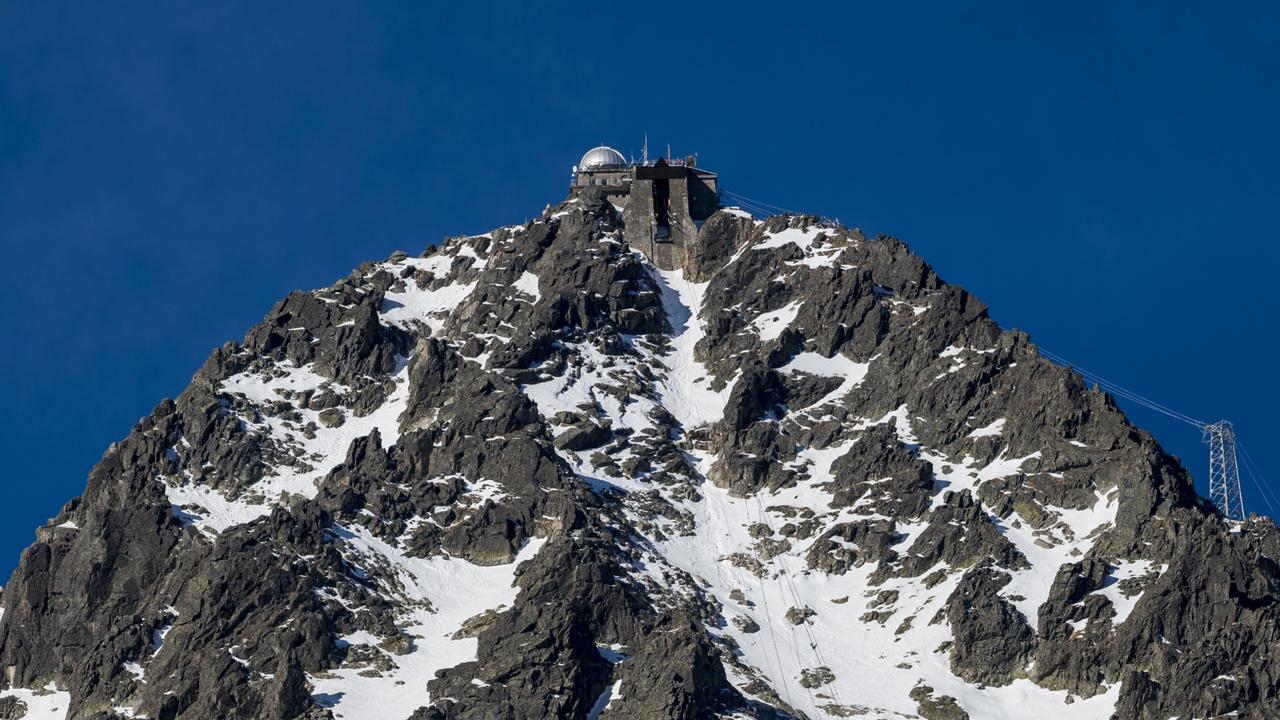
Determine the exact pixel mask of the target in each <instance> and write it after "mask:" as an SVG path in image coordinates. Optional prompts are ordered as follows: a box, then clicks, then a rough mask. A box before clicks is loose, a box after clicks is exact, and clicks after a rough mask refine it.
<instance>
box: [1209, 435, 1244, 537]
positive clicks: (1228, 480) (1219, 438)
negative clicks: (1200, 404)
mask: <svg viewBox="0 0 1280 720" xmlns="http://www.w3.org/2000/svg"><path fill="white" fill-rule="evenodd" d="M1204 442H1205V444H1206V445H1208V446H1209V499H1210V500H1212V501H1213V504H1214V505H1217V506H1218V510H1220V511H1222V514H1223V515H1224V516H1226V518H1227V519H1228V520H1244V499H1243V498H1242V497H1241V495H1240V468H1239V466H1238V465H1236V430H1235V428H1234V427H1233V426H1232V425H1231V423H1230V422H1227V421H1226V420H1219V421H1218V422H1216V423H1212V424H1209V425H1205V426H1204Z"/></svg>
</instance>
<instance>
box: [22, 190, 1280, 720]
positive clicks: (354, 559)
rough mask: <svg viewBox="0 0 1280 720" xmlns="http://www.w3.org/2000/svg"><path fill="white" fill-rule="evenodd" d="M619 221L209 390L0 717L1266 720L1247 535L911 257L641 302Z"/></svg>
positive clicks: (1274, 580)
mask: <svg viewBox="0 0 1280 720" xmlns="http://www.w3.org/2000/svg"><path fill="white" fill-rule="evenodd" d="M620 222H621V219H620V217H619V215H618V213H617V210H616V209H615V208H613V207H612V206H611V205H609V204H608V203H607V202H605V201H604V200H602V199H601V198H600V197H598V196H595V195H594V194H592V193H591V192H586V193H584V194H583V195H582V196H580V197H579V198H577V199H574V200H571V201H569V202H566V203H564V204H562V205H560V206H557V207H553V208H548V210H547V212H545V213H544V215H543V216H542V217H541V218H539V219H537V220H535V221H533V222H531V223H529V224H527V225H524V226H513V227H506V228H500V229H498V230H495V231H493V232H492V233H487V234H484V235H479V236H473V237H463V238H455V239H452V240H449V241H447V242H445V243H444V244H443V245H441V246H439V247H433V248H429V249H428V251H427V253H425V254H424V255H423V256H422V257H418V258H412V257H408V256H406V255H404V254H397V255H394V256H392V257H391V258H389V259H387V260H386V261H384V262H380V263H369V264H366V265H363V266H361V267H360V268H357V269H356V270H355V271H354V272H353V273H352V274H351V275H350V276H349V277H347V278H345V279H343V280H342V281H340V282H339V283H337V284H335V285H333V286H331V287H329V288H325V289H322V290H317V291H314V292H296V293H293V294H291V295H290V296H289V297H288V298H286V299H285V300H283V301H282V302H281V303H280V304H278V305H277V306H276V307H275V308H274V309H273V310H272V311H271V313H270V314H269V315H268V316H267V318H266V319H265V320H264V321H263V323H261V324H260V325H258V326H257V327H255V328H254V329H253V330H251V331H250V333H249V334H248V335H247V336H246V338H245V340H244V342H242V343H238V344H229V345H227V346H225V347H223V348H220V349H218V350H217V351H215V352H214V354H213V355H212V357H211V358H210V360H209V361H208V362H207V363H206V365H205V366H204V367H203V368H201V370H200V371H199V372H198V373H197V375H196V377H195V378H194V379H193V382H192V384H191V386H190V387H189V388H188V389H187V390H186V391H184V392H183V393H182V395H181V396H179V397H178V398H177V399H176V400H173V401H165V402H163V403H161V404H160V405H159V406H157V408H156V410H155V411H154V412H153V413H152V414H151V415H150V416H149V417H148V418H145V419H144V420H143V421H141V422H140V423H139V424H138V425H137V426H136V427H135V428H134V429H133V432H132V433H131V434H130V435H129V437H128V438H127V439H126V440H124V441H123V442H121V443H118V444H117V445H115V446H113V447H112V449H110V450H109V451H108V453H107V454H106V455H105V456H104V458H103V460H102V462H101V463H100V464H99V465H98V466H97V467H96V468H95V469H94V471H93V473H92V474H91V476H90V481H89V485H88V488H87V489H86V492H85V495H84V496H83V497H81V498H78V499H76V500H73V501H72V502H70V503H68V505H67V506H66V507H65V508H64V510H63V511H62V512H61V513H60V514H59V516H58V517H56V518H54V519H53V520H51V521H50V523H49V524H48V525H47V526H46V527H44V528H42V529H41V530H40V531H39V534H38V541H37V543H36V544H35V545H33V546H32V548H30V549H28V550H27V551H26V552H25V553H24V555H23V561H22V564H21V567H20V568H19V570H18V571H17V572H16V573H15V575H14V578H13V581H12V582H11V583H10V585H9V586H7V587H6V588H5V590H4V594H3V604H4V609H5V613H4V615H3V617H0V655H2V656H3V657H2V658H0V664H3V665H4V666H5V667H6V668H7V672H6V676H5V684H6V687H8V688H9V689H8V690H6V691H4V693H3V696H0V711H4V709H5V705H4V703H9V704H10V705H11V706H13V707H15V708H17V707H18V706H19V705H20V706H21V709H25V712H26V717H31V718H36V717H40V718H45V717H48V718H55V717H56V718H74V719H76V720H79V719H80V718H95V719H97V718H109V717H149V718H188V717H190V718H210V717H227V718H300V717H306V718H344V719H347V720H354V719H364V718H369V719H372V718H389V719H391V720H406V719H412V720H445V719H446V718H477V719H479V718H486V719H487V718H543V717H554V718H574V719H579V718H591V719H593V720H600V719H603V720H611V719H615V720H621V719H623V718H659V717H671V718H701V717H726V718H728V717H741V718H745V717H795V718H800V717H807V718H814V719H816V718H829V717H859V718H868V719H871V718H885V719H890V718H892V719H901V718H915V717H922V718H926V719H927V720H943V719H955V718H964V717H969V718H974V719H978V718H983V719H986V718H990V719H993V720H1003V719H1008V720H1015V719H1022V718H1026V719H1031V718H1044V717H1057V718H1063V719H1064V720H1071V719H1081V720H1083V719H1087V718H1109V717H1118V718H1160V719H1161V720H1165V719H1167V718H1169V717H1174V716H1179V717H1211V716H1217V715H1223V714H1227V713H1236V715H1237V716H1239V717H1268V716H1269V715H1268V713H1272V714H1274V713H1275V712H1277V711H1278V708H1277V706H1276V705H1275V701H1274V700H1273V699H1272V698H1273V697H1274V695H1275V689H1276V684H1277V682H1280V664H1277V663H1278V662H1280V661H1277V660H1276V659H1275V658H1274V657H1272V656H1271V654H1270V650H1269V649H1268V648H1274V647H1275V646H1276V645H1275V643H1276V641H1277V639H1278V635H1277V631H1276V628H1277V625H1276V619H1277V612H1278V611H1277V605H1276V600H1277V598H1280V580H1278V575H1277V572H1276V565H1275V562H1274V560H1273V558H1275V557H1276V554H1277V551H1278V542H1280V541H1278V540H1277V534H1276V533H1275V530H1274V527H1273V526H1272V525H1271V524H1270V522H1269V521H1250V522H1248V523H1246V524H1245V525H1244V526H1243V527H1241V528H1238V529H1233V528H1230V527H1228V526H1226V525H1225V524H1224V523H1222V522H1221V520H1220V519H1219V518H1218V517H1217V516H1216V515H1215V514H1214V512H1213V510H1212V508H1211V507H1209V506H1208V505H1207V504H1206V503H1204V502H1203V501H1202V500H1200V499H1199V498H1197V497H1196V496H1195V494H1194V491H1193V490H1192V485H1191V483H1190V480H1189V478H1187V476H1186V474H1185V472H1184V471H1183V470H1182V469H1181V468H1180V467H1179V466H1178V465H1177V463H1176V461H1174V460H1173V459H1172V458H1169V457H1168V456H1166V455H1165V454H1164V453H1163V452H1162V451H1161V450H1160V449H1159V447H1158V445H1156V443H1155V442H1154V441H1153V440H1152V439H1151V438H1150V437H1149V436H1148V435H1146V434H1145V433H1143V432H1142V431H1140V430H1138V429H1136V428H1134V427H1132V426H1131V425H1129V424H1128V422H1127V421H1126V420H1125V418H1124V417H1123V415H1122V414H1121V413H1120V412H1119V411H1118V410H1117V409H1116V408H1115V406H1114V404H1113V403H1112V402H1111V401H1110V399H1109V398H1107V397H1106V396H1104V395H1102V394H1100V393H1098V392H1097V391H1095V390H1090V389H1088V388H1086V387H1085V386H1084V384H1083V383H1082V382H1081V380H1080V378H1079V377H1078V376H1076V375H1074V374H1073V373H1071V372H1070V371H1068V370H1066V369H1063V368H1060V367H1056V366H1054V365H1052V364H1050V363H1048V362H1046V361H1044V360H1042V359H1041V358H1040V357H1039V355H1038V353H1037V352H1036V350H1035V348H1034V346H1033V345H1031V343H1030V342H1029V340H1028V338H1027V337H1026V336H1024V335H1022V334H1019V333H1016V332H1008V331H1003V330H1001V329H1000V328H998V327H997V326H996V325H995V324H994V323H992V322H991V320H990V319H989V318H988V317H987V315H986V311H985V308H984V307H983V306H982V305H981V303H980V302H979V301H977V300H976V299H975V298H973V297H972V296H970V295H968V294H967V293H965V292H964V291H963V290H961V289H959V288H956V287H954V286H949V285H947V284H945V283H943V282H942V281H941V280H940V279H939V278H938V277H937V276H936V274H934V273H933V271H932V270H931V269H930V268H929V267H928V266H927V265H926V264H925V263H924V262H923V261H921V260H920V259H919V258H917V257H915V256H914V255H912V254H911V253H910V252H909V251H908V250H907V248H906V247H905V246H904V245H902V244H901V243H899V242H898V241H896V240H893V239H891V238H876V239H867V238H865V237H863V236H862V235H861V234H860V233H858V232H857V231H853V230H848V229H846V228H842V227H836V226H832V225H829V224H826V223H823V222H821V221H819V220H818V219H816V218H809V217H800V216H784V217H776V218H771V219H768V220H766V221H760V220H754V219H752V218H750V217H749V216H746V215H745V214H744V213H741V212H736V211H726V212H722V213H718V214H717V215H715V216H714V217H713V218H712V219H711V220H709V221H708V222H707V223H706V224H705V225H704V226H703V227H702V228H701V230H700V233H699V237H698V243H700V252H698V253H696V254H695V255H691V256H690V258H689V259H688V261H687V262H686V263H684V266H683V267H681V268H680V269H676V270H670V271H663V270H659V269H657V268H655V267H653V266H652V265H651V264H650V263H649V262H648V260H647V259H646V258H645V257H644V256H643V255H641V254H639V253H637V252H633V251H632V249H631V248H628V247H627V246H626V245H625V243H624V242H623V241H622V234H621V232H620V225H619V224H620ZM1210 558H1211V560H1210ZM29 688H45V689H44V690H41V691H34V690H31V689H29ZM6 698H13V700H8V699H6ZM15 712H16V710H15ZM0 716H2V713H0ZM13 716H14V717H17V716H18V715H13Z"/></svg>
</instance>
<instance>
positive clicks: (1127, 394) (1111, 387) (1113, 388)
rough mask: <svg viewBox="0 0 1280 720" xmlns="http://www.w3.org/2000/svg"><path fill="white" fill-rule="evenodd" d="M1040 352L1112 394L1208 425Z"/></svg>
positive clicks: (1200, 424)
mask: <svg viewBox="0 0 1280 720" xmlns="http://www.w3.org/2000/svg"><path fill="white" fill-rule="evenodd" d="M1040 353H1041V354H1042V355H1044V356H1045V357H1047V358H1048V359H1050V360H1052V361H1054V362H1056V363H1058V364H1060V365H1066V366H1069V367H1071V368H1072V369H1074V370H1075V371H1076V372H1078V373H1080V374H1081V375H1082V376H1084V377H1085V378H1086V379H1088V380H1091V381H1093V382H1094V383H1096V384H1098V385H1099V386H1102V387H1103V388H1104V389H1106V390H1108V391H1109V392H1112V394H1114V395H1117V396H1120V397H1123V398H1125V399H1128V400H1131V401H1133V402H1135V403H1137V404H1139V405H1142V406H1143V407H1146V408H1149V409H1151V410H1155V411H1156V412H1159V413H1162V414H1164V415H1168V416H1169V417H1171V418H1174V419H1176V420H1181V421H1182V422H1185V423H1188V424H1190V425H1194V426H1196V427H1199V428H1203V427H1204V426H1205V425H1206V423H1204V422H1202V421H1200V420H1197V419H1195V418H1193V417H1191V416H1190V415H1187V414H1186V413H1181V412H1178V411H1176V410H1172V409H1170V408H1168V407H1166V406H1164V405H1161V404H1160V403H1158V402H1156V401H1154V400H1151V399H1150V398H1146V397H1143V396H1142V395H1139V394H1137V393H1136V392H1133V391H1132V390H1129V389H1127V388H1125V387H1123V386H1122V385H1119V384H1118V383H1115V382H1112V381H1110V380H1108V379H1106V378H1104V377H1102V376H1101V375H1098V374H1097V373H1095V372H1092V371H1090V370H1086V369H1084V368H1082V367H1079V366H1078V365H1076V364H1075V363H1072V362H1071V361H1069V360H1067V359H1066V358H1063V357H1061V356H1059V355H1055V354H1054V353H1051V352H1049V351H1047V350H1044V349H1043V348H1042V349H1041V350H1040Z"/></svg>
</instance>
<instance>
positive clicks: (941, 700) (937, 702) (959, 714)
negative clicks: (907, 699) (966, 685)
mask: <svg viewBox="0 0 1280 720" xmlns="http://www.w3.org/2000/svg"><path fill="white" fill-rule="evenodd" d="M911 699H912V700H915V701H916V712H918V713H920V717H922V718H924V719H925V720H969V713H967V712H965V711H964V710H962V709H961V708H960V706H959V705H958V704H956V699H955V698H953V697H951V696H950V695H934V694H933V688H931V687H929V686H928V685H917V686H915V687H913V688H911Z"/></svg>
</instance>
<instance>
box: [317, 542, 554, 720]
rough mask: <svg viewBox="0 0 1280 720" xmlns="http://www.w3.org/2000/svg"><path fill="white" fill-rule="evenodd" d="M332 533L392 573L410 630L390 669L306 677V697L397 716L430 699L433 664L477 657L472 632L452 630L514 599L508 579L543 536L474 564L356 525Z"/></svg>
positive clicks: (355, 557)
mask: <svg viewBox="0 0 1280 720" xmlns="http://www.w3.org/2000/svg"><path fill="white" fill-rule="evenodd" d="M334 532H335V534H336V535H337V536H338V538H339V539H340V541H341V548H342V551H343V555H344V557H346V558H347V560H348V561H349V562H351V563H352V564H353V565H355V566H356V567H370V568H371V569H372V566H377V567H379V568H380V569H381V570H382V571H383V572H386V573H390V574H392V575H393V576H394V585H395V586H396V588H397V594H399V595H400V596H401V599H402V600H403V601H404V602H405V606H406V607H407V608H408V610H407V611H406V612H405V613H404V614H403V615H402V616H401V617H400V618H399V619H398V624H399V625H400V626H401V627H403V628H404V629H405V631H406V632H407V633H409V635H410V636H412V637H413V648H412V649H411V650H410V651H409V652H408V653H407V654H405V655H397V656H395V658H394V660H395V663H396V665H397V666H398V667H397V668H396V669H395V670H391V671H389V672H386V673H384V674H382V675H380V676H377V677H362V676H361V675H360V674H359V673H360V671H361V670H360V669H338V670H334V671H332V672H331V673H329V676H328V677H313V678H311V682H312V683H313V686H314V691H313V693H312V697H313V698H314V699H315V700H316V702H317V703H319V704H321V705H323V706H324V707H327V708H329V709H331V710H332V711H333V715H334V717H335V718H337V719H339V720H341V719H342V718H346V719H347V720H363V719H364V718H387V720H403V719H404V718H408V717H409V716H410V715H411V714H413V712H414V710H416V709H417V708H419V707H421V706H423V705H427V704H430V699H431V698H430V694H429V693H428V692H427V681H428V680H430V679H432V678H433V677H435V674H436V671H438V670H443V669H446V668H451V667H454V666H456V665H459V664H461V663H464V662H469V661H473V660H475V659H476V650H477V642H478V641H477V640H476V638H474V637H471V638H454V637H453V635H454V633H455V632H457V630H458V629H459V628H461V627H462V625H463V623H464V622H466V621H467V620H468V619H470V618H472V617H474V616H476V615H479V614H481V613H483V612H485V611H486V610H496V609H498V608H501V607H509V606H510V605H511V604H512V603H514V602H515V599H516V596H517V595H518V594H519V592H520V589H519V588H517V587H515V586H514V585H513V583H514V581H515V571H516V567H517V566H518V565H519V564H520V563H522V562H524V561H525V560H528V559H530V558H532V557H533V556H534V555H537V554H538V551H539V550H541V549H542V546H543V545H544V544H545V543H546V540H545V539H544V538H533V539H531V540H529V541H528V542H527V543H526V544H525V546H524V547H523V548H521V549H520V552H519V553H518V554H517V555H516V558H515V560H514V561H513V562H511V563H508V564H506V565H493V566H480V565H473V564H471V563H470V562H468V561H466V560H463V559H461V558H450V557H433V558H420V557H410V556H409V555H407V554H406V553H405V551H404V550H402V549H401V548H398V547H394V546H392V545H390V544H388V543H386V542H384V541H383V540H381V539H379V538H378V537H376V536H374V535H373V534H372V533H370V532H369V531H368V530H367V529H365V528H363V527H361V526H359V525H353V526H351V527H345V526H341V525H335V526H334ZM369 574H372V573H369ZM424 601H425V602H424Z"/></svg>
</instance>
